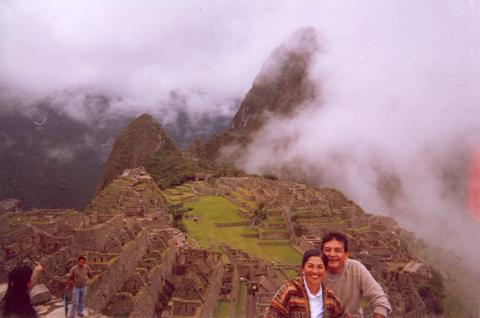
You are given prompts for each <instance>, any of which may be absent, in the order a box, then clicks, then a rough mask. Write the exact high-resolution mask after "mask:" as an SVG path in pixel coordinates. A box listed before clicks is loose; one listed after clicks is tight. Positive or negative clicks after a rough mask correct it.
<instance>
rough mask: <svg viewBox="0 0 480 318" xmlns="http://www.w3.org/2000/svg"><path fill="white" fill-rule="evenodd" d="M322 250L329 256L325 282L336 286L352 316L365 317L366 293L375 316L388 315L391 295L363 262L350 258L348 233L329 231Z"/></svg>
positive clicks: (334, 290)
mask: <svg viewBox="0 0 480 318" xmlns="http://www.w3.org/2000/svg"><path fill="white" fill-rule="evenodd" d="M321 250H322V252H323V253H324V254H325V255H326V256H327V257H328V266H327V273H326V275H325V285H326V286H327V287H328V288H331V289H332V290H333V292H334V293H335V295H337V297H338V298H339V299H340V300H341V302H342V303H343V304H344V305H345V309H346V310H347V311H348V312H349V313H351V314H352V317H354V318H359V317H363V311H362V307H361V304H362V298H363V297H366V298H367V299H368V300H369V302H370V304H371V305H372V306H373V308H374V309H373V313H374V314H373V317H374V318H381V317H387V314H389V313H390V312H391V311H392V308H391V306H390V303H389V302H388V297H387V295H386V294H385V293H384V292H383V289H382V287H381V286H380V284H378V282H377V281H376V280H375V279H374V278H373V276H372V274H370V272H369V271H368V270H367V268H366V267H365V266H364V265H363V264H362V263H360V262H359V261H357V260H353V259H349V258H348V239H347V237H346V236H345V235H343V234H342V233H338V232H331V233H328V234H327V235H325V236H324V237H323V239H322V243H321Z"/></svg>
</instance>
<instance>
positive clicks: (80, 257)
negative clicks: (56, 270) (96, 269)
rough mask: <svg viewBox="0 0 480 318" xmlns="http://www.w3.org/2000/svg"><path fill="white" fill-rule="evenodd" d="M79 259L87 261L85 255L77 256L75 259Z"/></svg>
mask: <svg viewBox="0 0 480 318" xmlns="http://www.w3.org/2000/svg"><path fill="white" fill-rule="evenodd" d="M81 259H83V260H84V261H85V262H86V261H87V259H86V258H85V256H79V257H78V260H77V261H79V260H81Z"/></svg>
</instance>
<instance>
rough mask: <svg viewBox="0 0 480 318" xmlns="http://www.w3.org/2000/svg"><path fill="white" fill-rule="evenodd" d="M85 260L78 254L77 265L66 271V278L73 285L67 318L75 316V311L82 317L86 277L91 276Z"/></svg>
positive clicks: (85, 294)
mask: <svg viewBox="0 0 480 318" xmlns="http://www.w3.org/2000/svg"><path fill="white" fill-rule="evenodd" d="M86 262H87V260H86V258H85V257H84V256H80V257H79V258H78V262H77V265H75V266H73V267H72V268H71V269H70V271H69V272H68V279H69V281H70V283H71V284H72V285H73V288H72V309H71V310H70V315H69V318H75V315H76V314H77V313H78V316H79V317H84V315H83V308H84V306H85V299H86V298H87V282H88V278H89V277H91V276H92V275H91V274H92V271H91V270H90V267H89V266H88V265H87V264H86ZM67 288H68V287H67Z"/></svg>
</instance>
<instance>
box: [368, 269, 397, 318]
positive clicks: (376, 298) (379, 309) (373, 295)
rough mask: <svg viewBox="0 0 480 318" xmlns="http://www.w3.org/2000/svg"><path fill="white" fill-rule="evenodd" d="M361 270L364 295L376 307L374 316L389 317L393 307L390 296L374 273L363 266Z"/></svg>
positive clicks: (378, 317) (379, 317)
mask: <svg viewBox="0 0 480 318" xmlns="http://www.w3.org/2000/svg"><path fill="white" fill-rule="evenodd" d="M362 267H363V270H362V271H361V275H362V278H361V284H362V286H361V288H362V291H363V295H364V296H365V297H367V299H368V301H369V302H370V304H371V305H372V306H373V307H374V309H373V313H374V314H373V317H374V318H384V317H387V315H388V314H389V313H391V312H392V307H391V306H390V302H389V301H388V297H387V295H386V294H385V292H384V291H383V289H382V287H381V286H380V284H379V283H378V282H377V281H376V280H375V278H373V276H372V274H370V272H369V271H368V270H367V268H365V266H363V265H362Z"/></svg>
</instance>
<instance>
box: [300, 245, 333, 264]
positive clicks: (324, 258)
mask: <svg viewBox="0 0 480 318" xmlns="http://www.w3.org/2000/svg"><path fill="white" fill-rule="evenodd" d="M313 256H319V257H321V258H322V261H323V265H324V266H325V268H327V267H328V257H327V255H325V254H323V253H322V250H321V249H319V248H312V249H311V250H308V251H306V252H305V254H303V258H302V268H303V267H304V266H305V264H306V263H307V262H308V259H309V258H310V257H313Z"/></svg>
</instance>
